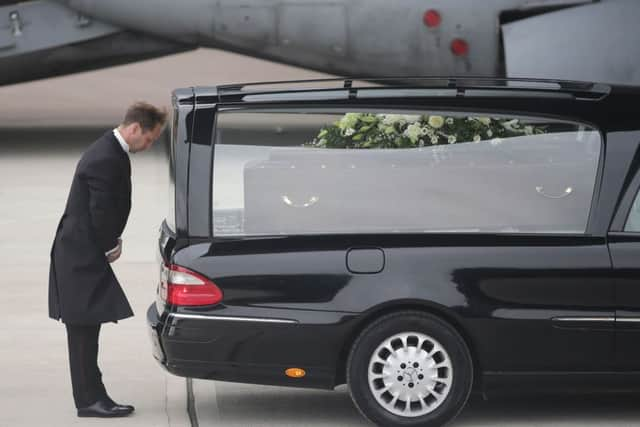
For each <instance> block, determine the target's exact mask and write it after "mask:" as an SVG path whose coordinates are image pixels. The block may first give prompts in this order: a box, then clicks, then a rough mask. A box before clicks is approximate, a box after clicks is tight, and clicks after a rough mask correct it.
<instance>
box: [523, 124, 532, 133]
mask: <svg viewBox="0 0 640 427" xmlns="http://www.w3.org/2000/svg"><path fill="white" fill-rule="evenodd" d="M524 133H525V135H532V134H533V126H525V127H524Z"/></svg>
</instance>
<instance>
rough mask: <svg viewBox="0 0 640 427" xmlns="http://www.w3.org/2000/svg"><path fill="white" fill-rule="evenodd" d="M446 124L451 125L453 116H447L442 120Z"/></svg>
mask: <svg viewBox="0 0 640 427" xmlns="http://www.w3.org/2000/svg"><path fill="white" fill-rule="evenodd" d="M444 122H445V123H446V124H448V125H452V124H453V117H447V118H446V120H445V121H444Z"/></svg>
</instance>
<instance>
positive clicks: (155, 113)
mask: <svg viewBox="0 0 640 427" xmlns="http://www.w3.org/2000/svg"><path fill="white" fill-rule="evenodd" d="M166 121H167V110H166V109H165V108H162V109H160V108H157V107H155V106H153V105H151V104H149V103H146V102H136V103H134V104H133V105H131V106H130V107H129V108H128V109H127V113H126V114H125V115H124V120H123V121H122V124H123V125H125V126H127V125H130V124H131V123H139V124H140V127H141V128H142V131H143V132H148V131H150V130H153V129H154V128H155V127H156V126H157V125H164V124H165V122H166Z"/></svg>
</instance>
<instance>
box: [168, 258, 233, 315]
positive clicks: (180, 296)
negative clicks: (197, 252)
mask: <svg viewBox="0 0 640 427" xmlns="http://www.w3.org/2000/svg"><path fill="white" fill-rule="evenodd" d="M160 297H161V298H162V299H163V300H164V301H166V302H167V304H172V305H181V306H198V305H213V304H218V303H219V302H220V301H222V291H221V290H220V288H218V286H216V284H215V283H213V282H212V281H211V280H209V279H207V278H206V277H204V276H202V275H200V274H198V273H195V272H193V271H191V270H189V269H186V268H184V267H180V266H179V265H173V264H172V265H169V266H167V265H164V264H163V265H162V271H161V273H160Z"/></svg>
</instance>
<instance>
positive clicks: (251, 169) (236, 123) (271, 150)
mask: <svg viewBox="0 0 640 427" xmlns="http://www.w3.org/2000/svg"><path fill="white" fill-rule="evenodd" d="M600 148H601V140H600V134H599V132H598V131H597V130H595V129H592V128H588V127H586V126H584V125H579V124H575V123H567V122H559V121H554V120H550V119H541V118H523V117H506V116H500V117H499V116H495V117H494V116H492V117H481V116H478V115H477V114H461V113H453V112H451V113H447V112H423V111H420V112H398V111H355V112H335V111H316V110H310V111H306V112H299V113H287V112H270V111H266V110H265V111H253V112H222V113H220V114H219V116H218V135H217V139H216V145H215V153H214V169H213V186H212V188H213V198H212V200H213V210H212V212H213V216H214V217H213V224H214V236H247V235H289V234H320V233H326V234H330V233H334V234H335V233H407V232H411V233H430V232H491V233H496V232H497V233H500V232H505V233H584V232H585V230H586V226H587V220H588V217H589V210H590V206H591V200H592V195H593V190H594V185H595V179H596V172H597V166H598V161H599V156H600Z"/></svg>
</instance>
